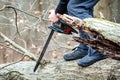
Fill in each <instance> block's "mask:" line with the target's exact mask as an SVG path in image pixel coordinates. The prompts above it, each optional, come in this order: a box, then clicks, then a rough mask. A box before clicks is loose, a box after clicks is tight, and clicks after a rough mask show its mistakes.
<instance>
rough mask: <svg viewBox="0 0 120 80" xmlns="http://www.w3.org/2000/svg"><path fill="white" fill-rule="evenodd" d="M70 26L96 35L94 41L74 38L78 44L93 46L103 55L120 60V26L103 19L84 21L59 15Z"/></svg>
mask: <svg viewBox="0 0 120 80" xmlns="http://www.w3.org/2000/svg"><path fill="white" fill-rule="evenodd" d="M58 16H59V17H60V18H61V19H63V20H64V21H65V22H67V23H68V24H69V25H71V26H73V27H75V28H77V29H79V30H83V31H85V32H86V33H88V34H92V35H94V38H93V39H82V38H79V37H73V38H74V39H75V40H76V41H77V42H80V43H85V44H89V45H91V46H92V47H93V48H95V49H97V50H98V51H100V52H101V53H104V54H107V55H108V56H109V57H112V58H114V59H119V60H120V24H117V23H113V22H110V21H107V20H103V19H95V18H88V19H84V20H83V21H81V20H79V19H78V18H76V17H72V16H68V15H58Z"/></svg>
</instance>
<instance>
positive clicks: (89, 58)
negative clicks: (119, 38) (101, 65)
mask: <svg viewBox="0 0 120 80" xmlns="http://www.w3.org/2000/svg"><path fill="white" fill-rule="evenodd" d="M89 36H90V37H91V38H93V36H92V35H89ZM105 58H106V56H105V55H103V54H102V53H100V52H98V51H96V50H95V49H93V48H92V47H91V46H89V49H88V54H87V55H86V56H85V57H83V58H81V59H80V60H79V61H78V65H79V66H82V67H87V66H89V65H92V64H93V63H95V62H97V61H99V60H103V59H105Z"/></svg>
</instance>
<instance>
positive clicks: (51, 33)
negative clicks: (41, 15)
mask: <svg viewBox="0 0 120 80" xmlns="http://www.w3.org/2000/svg"><path fill="white" fill-rule="evenodd" d="M53 33H54V30H53V29H51V31H50V34H49V36H48V38H47V41H46V43H45V45H44V47H43V50H42V52H41V54H40V56H39V59H38V60H37V62H36V65H35V67H34V72H35V71H36V70H37V68H38V66H39V64H40V61H41V60H42V57H43V56H44V53H45V52H46V49H47V47H48V45H49V42H50V40H51V38H52V36H53Z"/></svg>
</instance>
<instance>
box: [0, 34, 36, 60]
mask: <svg viewBox="0 0 120 80" xmlns="http://www.w3.org/2000/svg"><path fill="white" fill-rule="evenodd" d="M0 37H2V38H3V39H4V40H5V41H6V42H9V43H10V44H11V45H12V46H14V47H15V48H16V49H18V50H20V51H22V52H23V53H21V54H23V55H25V56H28V57H29V58H31V59H32V60H36V59H37V58H36V57H35V55H34V54H33V53H31V52H29V51H27V50H26V49H24V48H23V47H21V46H19V45H18V44H16V43H15V42H14V41H12V40H10V39H9V38H8V37H6V36H5V35H4V34H3V33H1V32H0Z"/></svg>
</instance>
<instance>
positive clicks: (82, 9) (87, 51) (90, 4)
mask: <svg viewBox="0 0 120 80" xmlns="http://www.w3.org/2000/svg"><path fill="white" fill-rule="evenodd" d="M98 1H99V0H60V1H59V3H58V5H57V7H56V9H55V10H53V9H52V10H50V13H51V14H50V15H49V19H50V21H51V24H53V23H55V22H57V21H58V16H57V15H56V14H57V13H59V14H68V15H70V16H75V17H78V18H80V19H82V20H83V19H85V18H93V11H94V6H95V5H96V4H97V2H98ZM79 33H80V37H81V38H86V39H92V38H95V37H94V36H93V35H90V34H87V33H85V32H84V31H82V30H79ZM105 58H106V56H105V55H103V54H102V53H100V52H98V51H96V50H95V49H93V48H92V47H91V46H89V45H86V44H83V43H80V44H79V46H78V47H77V49H76V50H74V51H73V52H71V53H68V54H65V55H64V59H65V60H66V61H70V60H76V59H79V61H78V65H79V66H82V67H87V66H90V65H92V64H93V63H95V62H97V61H99V60H103V59H105Z"/></svg>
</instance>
